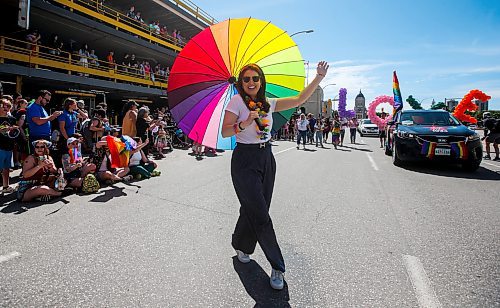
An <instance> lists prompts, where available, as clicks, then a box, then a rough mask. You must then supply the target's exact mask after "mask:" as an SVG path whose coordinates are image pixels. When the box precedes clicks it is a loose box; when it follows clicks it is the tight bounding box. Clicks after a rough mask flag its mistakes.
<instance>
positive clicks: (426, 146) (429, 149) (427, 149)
mask: <svg viewBox="0 0 500 308" xmlns="http://www.w3.org/2000/svg"><path fill="white" fill-rule="evenodd" d="M436 145H437V143H436V142H430V141H423V143H422V150H421V151H420V154H422V155H425V156H427V157H428V158H433V157H434V152H435V150H436Z"/></svg>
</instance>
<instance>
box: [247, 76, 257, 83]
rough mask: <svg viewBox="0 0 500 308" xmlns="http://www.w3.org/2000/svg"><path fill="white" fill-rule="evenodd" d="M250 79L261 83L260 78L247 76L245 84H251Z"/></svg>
mask: <svg viewBox="0 0 500 308" xmlns="http://www.w3.org/2000/svg"><path fill="white" fill-rule="evenodd" d="M250 78H252V80H253V82H259V81H260V76H252V77H249V76H245V77H243V82H244V83H249V82H250Z"/></svg>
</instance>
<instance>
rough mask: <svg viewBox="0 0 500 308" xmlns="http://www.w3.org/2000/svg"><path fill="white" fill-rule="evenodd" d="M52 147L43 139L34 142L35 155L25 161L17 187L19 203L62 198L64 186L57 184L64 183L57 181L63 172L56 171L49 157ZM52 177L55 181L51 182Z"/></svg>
mask: <svg viewBox="0 0 500 308" xmlns="http://www.w3.org/2000/svg"><path fill="white" fill-rule="evenodd" d="M51 145H52V144H51V142H49V141H47V140H43V139H40V140H36V141H34V142H33V147H34V148H35V153H33V154H31V155H29V156H28V157H27V158H26V159H25V160H24V163H23V172H22V178H21V180H20V181H19V185H18V187H17V200H18V201H22V202H28V201H32V200H34V199H39V200H40V201H49V200H50V199H51V198H52V197H59V196H61V194H62V192H61V190H63V189H64V185H59V184H58V185H55V183H62V182H61V181H58V180H59V178H57V179H56V177H61V175H62V172H61V170H57V169H56V166H55V164H54V160H53V159H52V157H50V155H49V147H50V146H51ZM51 177H52V178H53V179H55V181H53V180H50V181H49V178H51ZM52 186H54V187H52ZM56 186H57V189H56Z"/></svg>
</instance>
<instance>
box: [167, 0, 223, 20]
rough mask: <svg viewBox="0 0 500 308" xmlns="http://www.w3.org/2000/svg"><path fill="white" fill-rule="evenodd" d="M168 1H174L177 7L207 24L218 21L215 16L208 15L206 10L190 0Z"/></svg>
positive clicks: (172, 0)
mask: <svg viewBox="0 0 500 308" xmlns="http://www.w3.org/2000/svg"><path fill="white" fill-rule="evenodd" d="M170 2H172V3H175V5H177V6H178V7H181V8H183V9H184V10H185V11H187V12H189V13H190V14H191V15H193V16H194V17H196V19H198V20H201V21H203V22H205V23H206V24H208V25H213V24H216V23H217V22H218V21H217V20H216V19H215V18H213V17H212V16H210V15H209V14H208V13H207V12H205V11H204V10H202V9H201V8H200V7H199V6H197V5H196V4H194V3H193V2H191V1H190V0H170Z"/></svg>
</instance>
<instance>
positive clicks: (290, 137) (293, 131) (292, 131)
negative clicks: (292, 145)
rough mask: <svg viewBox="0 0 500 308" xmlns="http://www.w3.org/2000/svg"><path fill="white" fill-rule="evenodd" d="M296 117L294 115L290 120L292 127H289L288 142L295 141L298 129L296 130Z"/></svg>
mask: <svg viewBox="0 0 500 308" xmlns="http://www.w3.org/2000/svg"><path fill="white" fill-rule="evenodd" d="M295 121H296V119H295V116H294V115H292V117H291V118H290V126H288V133H289V134H288V141H295V134H296V129H295V126H296V125H295Z"/></svg>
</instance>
